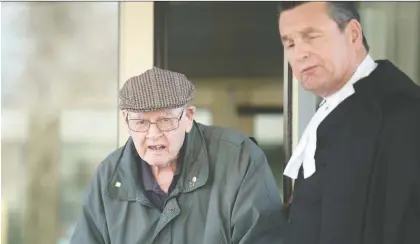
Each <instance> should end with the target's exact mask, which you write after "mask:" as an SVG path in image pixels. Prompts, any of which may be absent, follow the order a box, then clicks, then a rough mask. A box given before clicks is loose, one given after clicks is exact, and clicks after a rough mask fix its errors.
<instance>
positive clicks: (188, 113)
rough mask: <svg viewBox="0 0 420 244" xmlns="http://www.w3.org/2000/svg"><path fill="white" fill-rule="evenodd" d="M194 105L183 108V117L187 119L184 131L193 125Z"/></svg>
mask: <svg viewBox="0 0 420 244" xmlns="http://www.w3.org/2000/svg"><path fill="white" fill-rule="evenodd" d="M195 111H196V107H194V106H188V107H187V108H186V109H185V118H186V119H187V120H188V121H187V122H188V124H187V126H186V128H185V132H187V133H188V132H190V131H191V129H192V127H193V125H194V116H195Z"/></svg>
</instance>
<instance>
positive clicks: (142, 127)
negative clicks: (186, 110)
mask: <svg viewBox="0 0 420 244" xmlns="http://www.w3.org/2000/svg"><path fill="white" fill-rule="evenodd" d="M128 126H129V128H130V129H131V130H133V131H138V132H144V131H147V130H148V129H149V121H147V120H140V119H133V120H129V122H128Z"/></svg>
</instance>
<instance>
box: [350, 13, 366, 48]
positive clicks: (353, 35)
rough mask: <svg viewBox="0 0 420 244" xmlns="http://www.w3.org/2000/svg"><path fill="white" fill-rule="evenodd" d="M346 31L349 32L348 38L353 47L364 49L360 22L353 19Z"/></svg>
mask: <svg viewBox="0 0 420 244" xmlns="http://www.w3.org/2000/svg"><path fill="white" fill-rule="evenodd" d="M346 31H347V32H348V34H349V35H348V36H349V38H350V41H351V43H352V44H353V45H355V46H356V48H357V49H359V48H362V47H364V45H363V30H362V25H361V24H360V23H359V21H357V20H355V19H352V20H350V21H349V23H348V24H347V26H346Z"/></svg>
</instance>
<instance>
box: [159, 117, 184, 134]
mask: <svg viewBox="0 0 420 244" xmlns="http://www.w3.org/2000/svg"><path fill="white" fill-rule="evenodd" d="M156 124H157V126H158V127H159V129H160V130H161V131H169V130H175V129H176V128H178V125H179V121H178V120H177V119H173V118H172V119H161V120H158V121H157V122H156Z"/></svg>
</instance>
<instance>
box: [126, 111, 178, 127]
mask: <svg viewBox="0 0 420 244" xmlns="http://www.w3.org/2000/svg"><path fill="white" fill-rule="evenodd" d="M184 112H185V109H183V110H182V111H181V114H180V115H179V118H178V116H176V117H166V118H160V119H158V120H156V121H155V122H151V121H150V120H147V119H129V118H128V113H127V116H126V117H125V120H126V122H127V126H128V128H129V129H130V130H131V131H133V132H147V131H149V130H150V125H152V124H155V125H156V127H157V128H158V129H159V130H160V131H162V132H168V131H173V130H176V129H178V128H179V121H181V119H182V116H183V115H184ZM164 119H171V120H173V119H175V120H176V121H177V123H178V125H177V126H176V127H175V128H173V129H170V130H162V129H161V128H159V125H158V122H159V121H161V120H164ZM132 120H134V121H139V120H143V121H147V122H148V125H149V126H148V127H147V130H145V131H137V130H133V129H132V128H130V123H129V121H132Z"/></svg>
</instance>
